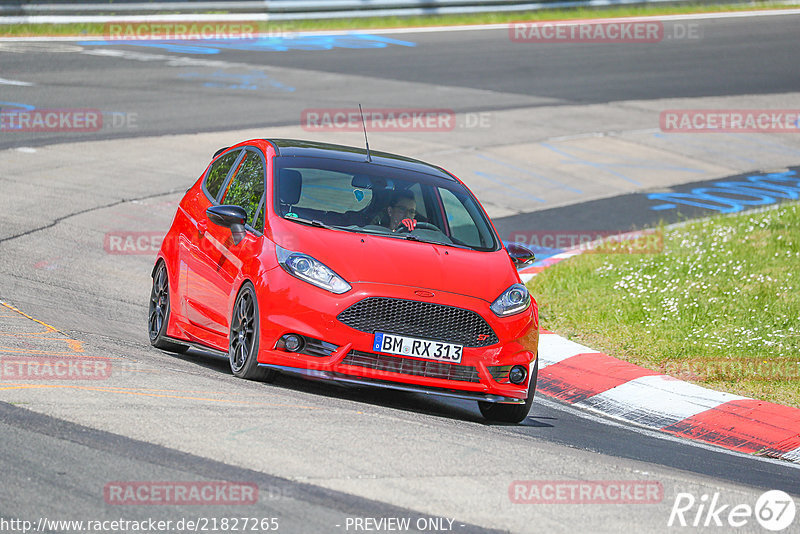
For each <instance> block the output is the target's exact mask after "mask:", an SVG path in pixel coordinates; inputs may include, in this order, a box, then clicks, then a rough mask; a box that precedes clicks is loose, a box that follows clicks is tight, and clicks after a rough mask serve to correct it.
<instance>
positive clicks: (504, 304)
mask: <svg viewBox="0 0 800 534" xmlns="http://www.w3.org/2000/svg"><path fill="white" fill-rule="evenodd" d="M530 305H531V294H530V293H528V288H526V287H525V286H524V285H522V284H514V285H513V286H511V287H509V288H508V289H506V290H505V291H503V294H502V295H500V296H499V297H497V300H495V301H494V302H492V305H491V306H489V308H490V309H491V310H492V311H493V312H494V313H495V315H498V316H500V317H506V316H508V315H514V314H515V313H519V312H521V311H525V310H527V309H528V306H530Z"/></svg>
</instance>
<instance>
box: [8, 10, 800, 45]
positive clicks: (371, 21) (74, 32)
mask: <svg viewBox="0 0 800 534" xmlns="http://www.w3.org/2000/svg"><path fill="white" fill-rule="evenodd" d="M795 5H800V3H797V4H786V3H773V2H751V3H746V4H742V3H736V4H711V5H705V4H682V5H659V6H616V7H608V8H596V9H591V8H576V9H553V10H541V11H529V12H516V13H475V14H468V15H430V16H416V17H365V18H354V19H322V20H298V21H285V22H282V21H275V22H269V23H255V24H259V25H260V26H259V27H260V28H261V30H262V31H263V32H264V33H267V34H275V33H277V32H281V33H283V32H294V31H313V30H351V29H377V28H405V27H413V26H451V25H462V24H503V23H509V22H513V21H529V20H560V19H582V18H600V17H602V18H606V17H635V16H654V15H674V14H680V13H718V12H724V11H747V10H752V9H786V8H789V7H793V6H795ZM105 33H106V26H105V24H102V23H99V24H98V23H92V24H88V23H87V24H8V25H0V37H22V36H44V35H52V36H81V37H86V36H102V35H104V34H105Z"/></svg>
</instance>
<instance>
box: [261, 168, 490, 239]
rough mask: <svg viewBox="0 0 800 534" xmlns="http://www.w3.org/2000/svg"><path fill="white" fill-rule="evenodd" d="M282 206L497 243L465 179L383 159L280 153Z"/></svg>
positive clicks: (383, 227)
mask: <svg viewBox="0 0 800 534" xmlns="http://www.w3.org/2000/svg"><path fill="white" fill-rule="evenodd" d="M274 162H275V165H274V169H275V171H274V172H275V175H274V176H275V180H274V182H275V194H274V198H275V205H274V209H275V212H276V213H277V214H278V215H279V216H280V217H283V218H285V219H288V220H293V221H296V222H298V223H303V224H313V225H315V226H320V227H329V228H335V229H339V230H347V231H350V232H358V233H365V234H378V235H384V236H387V237H395V238H402V239H408V240H412V241H422V242H428V243H437V244H442V245H450V246H456V247H463V248H470V249H474V250H482V251H493V250H497V249H498V247H499V241H498V239H497V236H496V234H495V232H494V230H493V228H492V226H491V224H490V223H489V221H488V219H487V218H486V215H485V214H484V212H483V210H482V209H481V208H480V206H479V204H478V201H477V200H476V199H475V197H473V196H472V194H470V192H469V191H467V189H466V188H465V187H464V186H463V185H461V184H460V183H459V182H457V181H454V180H448V179H445V178H442V177H438V176H433V175H429V174H425V173H421V172H417V171H412V170H407V169H398V168H395V167H389V166H385V165H380V164H376V163H367V162H354V161H343V160H337V159H330V158H318V157H285V156H284V157H276V158H275V160H274Z"/></svg>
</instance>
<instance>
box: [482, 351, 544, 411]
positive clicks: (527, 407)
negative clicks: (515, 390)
mask: <svg viewBox="0 0 800 534" xmlns="http://www.w3.org/2000/svg"><path fill="white" fill-rule="evenodd" d="M538 378H539V358H536V363H535V364H534V365H533V372H532V373H531V380H530V383H529V385H528V398H527V399H525V404H500V403H496V402H484V401H478V408H479V409H480V411H481V414H482V415H483V416H484V417H485V418H486V419H488V420H489V421H492V422H495V423H521V422H522V421H524V420H525V418H526V417H528V414H529V413H530V411H531V406H532V405H533V396H534V394H535V393H536V382H537V381H538Z"/></svg>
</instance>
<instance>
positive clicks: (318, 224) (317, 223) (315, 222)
mask: <svg viewBox="0 0 800 534" xmlns="http://www.w3.org/2000/svg"><path fill="white" fill-rule="evenodd" d="M283 218H284V219H286V220H287V221H297V222H299V223H303V224H307V225H309V226H316V227H317V228H327V229H328V230H345V228H342V227H341V226H332V225H330V224H326V223H324V222H322V221H320V220H319V219H304V218H303V217H287V216H285V215H284V216H283Z"/></svg>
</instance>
